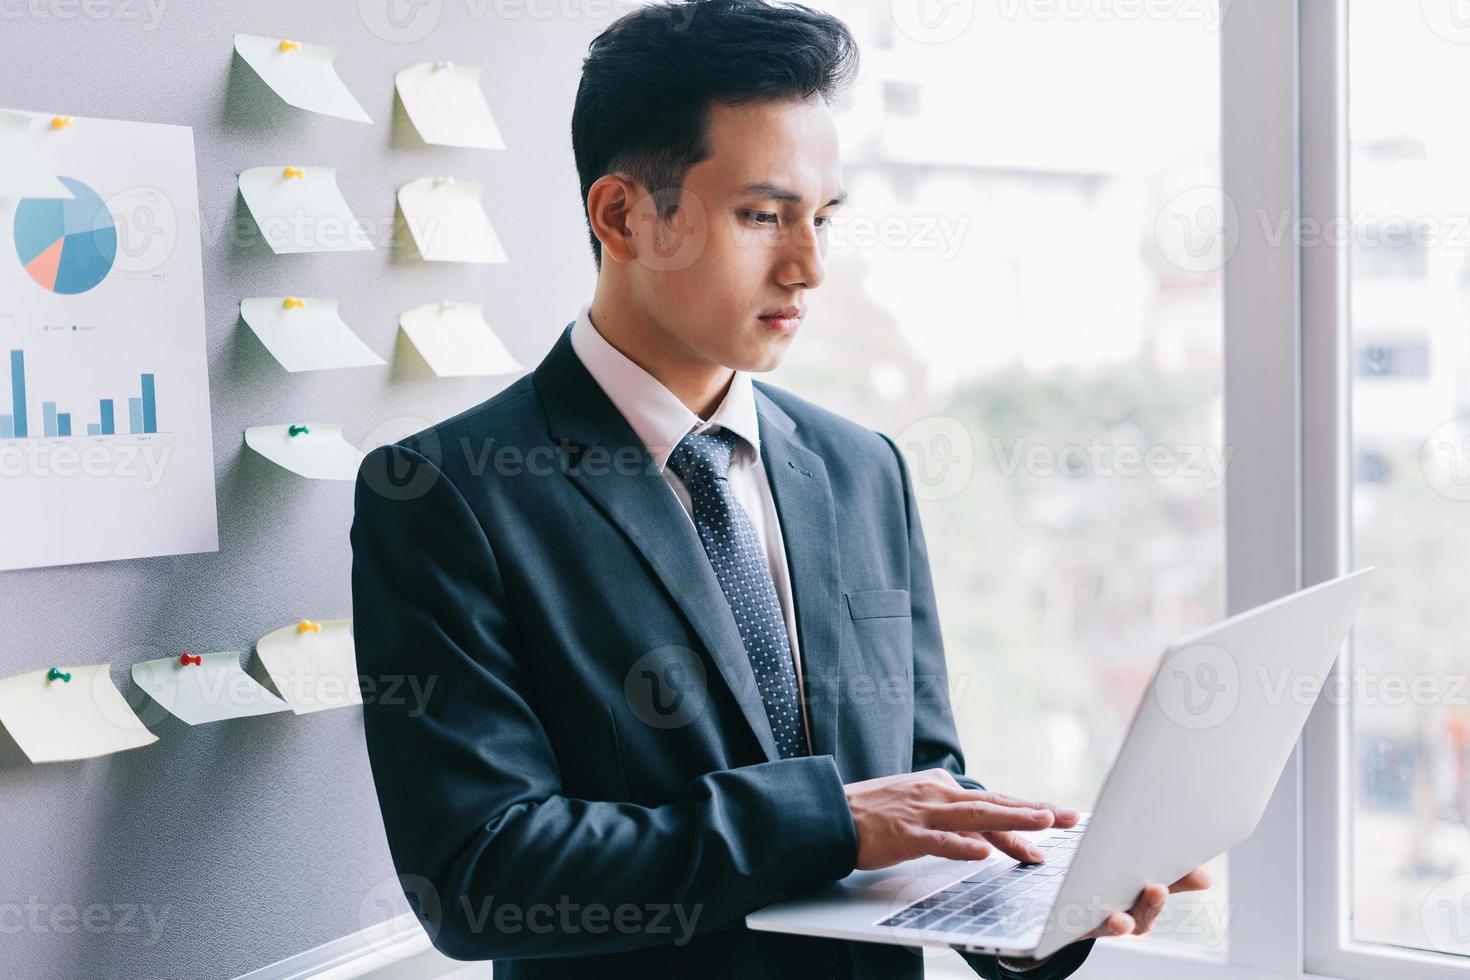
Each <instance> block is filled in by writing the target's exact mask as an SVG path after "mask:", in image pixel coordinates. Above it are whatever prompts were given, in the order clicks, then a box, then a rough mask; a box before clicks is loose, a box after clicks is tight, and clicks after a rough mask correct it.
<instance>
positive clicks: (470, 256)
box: [398, 177, 508, 264]
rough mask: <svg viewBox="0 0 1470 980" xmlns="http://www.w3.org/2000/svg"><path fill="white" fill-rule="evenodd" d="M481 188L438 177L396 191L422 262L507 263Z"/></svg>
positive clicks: (476, 185)
mask: <svg viewBox="0 0 1470 980" xmlns="http://www.w3.org/2000/svg"><path fill="white" fill-rule="evenodd" d="M482 189H483V188H482V187H481V186H480V185H479V184H477V183H475V182H474V181H472V180H452V179H447V178H439V177H421V178H419V179H418V180H415V181H412V182H410V183H407V184H404V185H403V186H402V187H400V188H399V189H398V206H399V207H400V208H402V209H403V220H404V221H405V222H406V223H407V224H408V230H409V233H410V234H412V235H413V242H414V244H415V245H416V246H418V250H419V254H420V255H422V256H423V257H424V259H425V260H427V261H429V262H478V263H487V264H488V263H497V262H505V261H508V260H507V259H506V257H505V249H504V248H502V247H501V245H500V237H499V236H498V235H496V234H495V229H494V228H493V227H492V226H491V224H490V216H489V215H487V214H486V213H485V208H484V207H483V206H482V205H481V204H480V192H481V190H482Z"/></svg>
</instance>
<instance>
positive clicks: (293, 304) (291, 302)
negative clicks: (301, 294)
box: [281, 296, 306, 310]
mask: <svg viewBox="0 0 1470 980" xmlns="http://www.w3.org/2000/svg"><path fill="white" fill-rule="evenodd" d="M281 305H282V306H284V307H285V308H286V309H288V310H304V309H306V300H304V299H297V298H296V297H295V296H287V297H286V302H284V303H282V304H281Z"/></svg>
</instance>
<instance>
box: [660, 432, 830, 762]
mask: <svg viewBox="0 0 1470 980" xmlns="http://www.w3.org/2000/svg"><path fill="white" fill-rule="evenodd" d="M736 438H737V437H736V435H735V433H733V432H731V431H730V430H729V429H716V430H714V431H712V432H703V433H696V432H691V433H689V434H688V435H686V436H685V437H684V438H683V439H682V440H680V442H679V445H677V446H675V447H674V451H673V453H672V454H671V455H670V456H669V467H670V468H672V469H673V471H674V472H675V473H677V474H679V478H680V479H681V480H683V481H684V485H685V487H687V488H688V490H689V499H690V500H691V501H692V503H693V505H694V506H693V511H694V515H693V516H694V526H695V528H696V529H697V530H698V531H699V539H700V541H701V542H703V544H704V552H705V554H706V555H708V556H709V560H710V563H711V564H712V565H714V569H715V577H716V578H717V579H718V580H719V583H720V589H721V590H722V591H723V592H724V593H725V599H726V601H728V602H729V603H730V611H731V612H733V613H734V614H735V625H736V627H737V628H738V629H739V630H740V640H741V642H742V643H743V644H744V645H745V653H746V656H748V657H749V658H750V665H751V668H752V669H753V670H754V671H755V683H756V689H757V690H758V691H760V695H761V702H762V703H763V704H764V705H765V708H766V718H767V719H768V720H769V721H770V723H771V734H772V735H773V736H774V737H775V740H776V750H777V752H778V753H779V754H780V756H781V758H783V759H789V758H791V757H793V756H799V755H806V754H807V744H806V726H805V725H804V724H803V722H802V717H801V698H800V694H799V693H798V690H797V686H796V668H795V667H794V666H793V664H792V661H791V640H790V637H788V636H787V635H786V621H785V619H784V618H783V616H782V613H781V604H780V602H779V601H778V600H777V598H776V584H775V583H774V582H773V581H772V580H771V568H770V565H768V564H767V563H766V554H765V551H764V550H763V549H762V548H761V542H760V538H759V537H757V536H756V533H755V528H754V527H753V526H752V525H751V523H750V516H749V515H748V514H746V513H745V508H743V507H741V506H740V502H739V501H738V500H736V499H735V495H734V493H733V492H732V491H731V489H730V480H729V475H730V458H731V455H732V454H733V452H734V449H735V439H736Z"/></svg>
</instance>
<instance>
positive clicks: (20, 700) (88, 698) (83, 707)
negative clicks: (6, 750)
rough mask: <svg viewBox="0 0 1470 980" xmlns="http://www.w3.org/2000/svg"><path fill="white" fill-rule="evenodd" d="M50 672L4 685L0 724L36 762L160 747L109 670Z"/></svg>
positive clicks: (92, 666) (0, 693)
mask: <svg viewBox="0 0 1470 980" xmlns="http://www.w3.org/2000/svg"><path fill="white" fill-rule="evenodd" d="M57 669H58V670H60V671H62V672H63V673H66V674H70V675H71V680H69V681H67V680H62V679H61V678H60V677H58V678H57V679H55V680H47V675H48V674H49V673H50V670H51V668H49V667H48V668H47V669H46V670H33V671H31V672H30V673H27V674H17V675H16V676H14V677H7V678H5V679H4V680H0V722H4V724H5V728H6V730H7V731H8V732H10V737H11V738H13V739H15V743H16V744H17V745H19V746H20V748H21V751H23V752H24V753H25V754H26V757H27V758H29V759H30V760H31V761H32V762H61V761H64V760H66V759H90V758H92V757H93V756H98V755H109V754H111V753H113V752H122V751H124V750H125V749H136V748H138V747H139V746H142V745H149V744H151V743H153V742H156V741H158V736H157V735H154V734H153V733H152V732H150V731H149V730H148V728H147V727H146V726H145V725H144V724H143V720H142V719H141V718H139V717H138V716H137V715H135V714H133V709H132V708H130V707H129V706H128V702H127V701H126V700H124V698H123V696H122V692H121V691H119V690H118V689H117V685H115V684H113V683H112V677H111V675H110V674H109V673H108V665H107V664H90V665H88V666H84V667H58V668H57Z"/></svg>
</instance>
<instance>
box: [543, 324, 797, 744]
mask: <svg viewBox="0 0 1470 980" xmlns="http://www.w3.org/2000/svg"><path fill="white" fill-rule="evenodd" d="M534 381H535V386H536V391H537V393H538V395H539V396H540V398H541V404H542V407H543V408H544V409H545V411H546V415H547V420H548V422H549V424H550V432H551V437H552V440H553V442H554V443H555V444H556V446H557V448H558V450H559V451H560V452H561V453H562V458H563V459H564V460H565V464H566V465H565V469H566V475H567V478H568V479H570V480H571V481H572V482H573V483H575V484H576V485H577V486H578V487H579V488H580V489H581V490H582V492H583V493H585V494H586V495H587V496H588V497H589V498H590V499H591V500H592V501H593V503H595V504H596V505H597V507H598V508H599V509H600V510H602V512H603V513H604V514H605V515H606V516H607V518H608V519H609V520H610V521H612V522H613V523H614V524H616V525H617V526H618V527H619V528H620V529H621V530H622V532H623V533H624V534H625V535H626V536H627V538H628V540H629V541H631V542H632V544H633V546H634V547H635V548H637V549H638V551H639V553H640V554H642V555H643V557H644V559H645V560H646V561H647V562H648V564H649V566H650V567H651V568H652V569H653V572H654V574H655V575H656V576H657V577H658V579H659V580H660V581H661V582H662V583H663V586H664V589H665V590H666V591H667V592H668V594H669V597H670V598H671V599H672V600H673V602H674V603H675V605H677V606H678V607H679V609H680V610H682V611H683V613H684V615H685V617H686V618H687V619H688V621H689V624H690V626H691V627H692V628H693V630H694V631H695V633H697V634H698V635H699V638H700V639H701V640H702V641H703V642H704V645H705V648H706V649H707V650H709V653H710V657H711V659H712V660H713V661H714V663H715V667H716V669H717V670H718V671H719V673H720V676H721V677H722V678H724V681H725V684H726V686H727V687H728V688H729V689H730V691H731V693H732V694H733V695H734V697H735V701H736V703H737V704H738V705H739V706H740V711H741V714H743V715H744V716H745V720H746V722H747V723H748V724H749V725H750V728H751V731H752V732H753V733H754V734H755V737H756V739H757V740H758V741H759V743H760V746H761V749H762V750H763V751H764V752H765V755H766V758H767V759H768V760H769V761H775V760H776V759H778V758H780V755H779V753H778V752H777V751H776V741H775V738H774V737H773V736H772V734H771V724H770V721H769V720H768V719H767V718H766V709H765V705H764V704H763V703H762V702H761V696H760V692H759V691H758V690H757V689H756V685H755V672H754V671H753V670H752V669H751V667H750V659H749V657H748V656H747V655H746V652H745V644H744V643H743V642H742V641H741V639H740V630H739V629H738V627H736V625H735V616H734V614H733V613H731V611H730V604H729V603H728V602H727V601H726V599H725V593H724V592H723V591H722V590H721V589H720V583H719V580H718V579H717V578H716V577H715V570H714V568H713V566H711V565H710V562H709V558H708V557H707V556H706V555H705V553H704V545H703V544H702V543H701V542H700V540H699V534H698V532H697V531H695V529H694V525H693V524H692V523H691V522H690V520H689V517H688V515H687V514H686V513H685V512H684V508H683V507H682V506H681V505H680V504H679V501H678V498H676V497H675V496H674V493H673V491H672V490H671V489H670V488H669V485H668V483H666V482H665V481H664V478H663V475H662V474H661V473H659V471H658V468H657V466H655V465H654V462H653V459H652V457H651V456H649V455H648V452H647V450H646V449H644V448H643V444H642V443H641V442H640V441H639V439H638V437H637V435H636V434H634V432H633V430H632V428H631V427H630V426H629V425H628V423H627V421H626V420H625V419H624V418H623V416H622V415H621V414H620V413H619V412H618V410H617V408H616V407H615V406H614V405H613V404H612V402H611V401H610V400H609V399H608V397H607V395H606V394H604V393H603V391H602V388H601V387H599V386H598V384H597V382H596V380H594V379H593V377H592V375H591V374H589V373H588V371H587V369H586V368H585V367H583V366H582V362H581V361H580V360H579V359H578V358H577V355H576V353H575V352H574V351H573V350H572V346H571V326H570V325H569V326H568V327H567V329H566V330H564V331H563V332H562V335H561V338H560V339H559V340H557V342H556V344H555V345H554V346H553V347H552V349H551V352H550V353H549V354H547V355H546V357H545V359H544V360H543V361H542V362H541V364H540V366H538V367H537V368H536V372H535V377H534ZM594 447H598V448H597V451H596V452H593V449H594ZM635 452H636V455H635ZM631 459H637V460H638V462H637V463H636V464H635V465H630V464H629V460H631Z"/></svg>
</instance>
